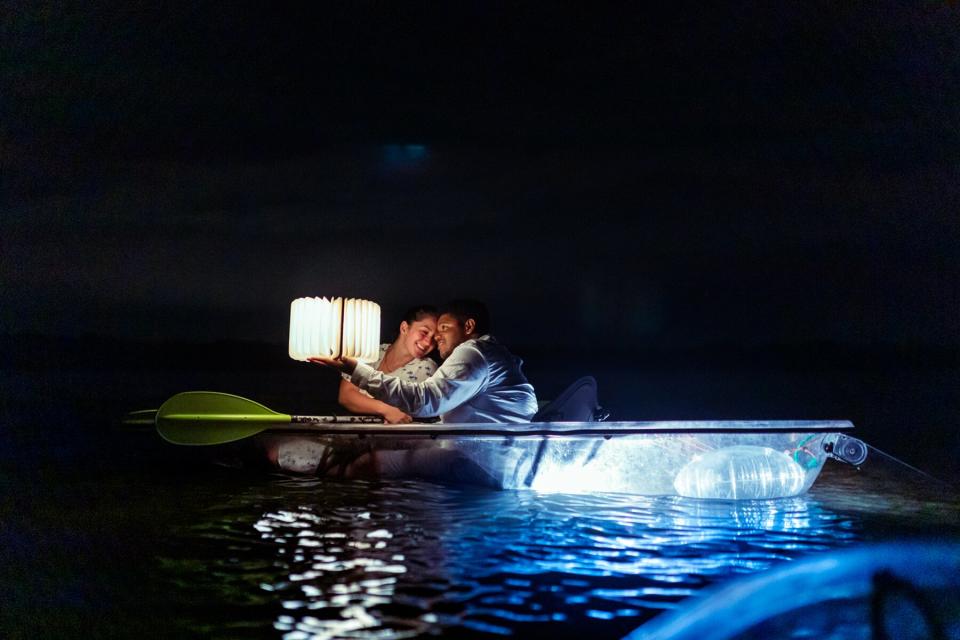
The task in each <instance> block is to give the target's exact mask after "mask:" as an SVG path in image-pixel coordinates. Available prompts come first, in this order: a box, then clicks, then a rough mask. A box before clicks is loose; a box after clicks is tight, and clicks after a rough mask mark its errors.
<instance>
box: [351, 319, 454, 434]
mask: <svg viewBox="0 0 960 640" xmlns="http://www.w3.org/2000/svg"><path fill="white" fill-rule="evenodd" d="M436 332H437V310H436V309H435V308H434V307H430V306H427V305H421V306H418V307H412V308H410V309H408V310H407V312H406V313H404V314H403V320H402V321H401V322H400V332H399V333H398V334H397V337H396V339H395V340H394V341H393V343H386V344H382V345H380V359H379V360H377V361H376V362H374V363H373V364H372V365H371V366H373V368H374V369H378V370H380V371H383V372H384V373H389V374H390V375H394V376H399V377H401V378H403V379H404V380H409V381H411V382H423V381H424V380H426V379H427V378H429V377H430V376H431V375H433V372H434V371H436V370H437V365H436V363H435V362H434V361H433V360H431V359H429V358H427V356H428V355H430V352H431V351H433V347H434V342H433V336H434V334H436ZM337 401H338V402H339V403H340V404H341V405H343V406H344V407H346V408H347V409H349V410H350V411H352V412H354V413H368V414H374V415H379V416H383V421H384V422H386V423H387V424H402V423H405V422H412V421H413V418H411V417H410V416H408V415H407V414H406V413H404V412H403V411H401V410H400V409H397V408H396V407H392V406H390V405H388V404H385V403H383V402H380V401H379V400H374V399H373V398H371V397H370V395H369V394H368V393H367V392H366V391H363V390H361V389H358V388H357V387H356V386H354V385H353V384H352V383H351V382H350V376H348V375H344V376H343V380H341V381H340V393H339V395H338V396H337Z"/></svg>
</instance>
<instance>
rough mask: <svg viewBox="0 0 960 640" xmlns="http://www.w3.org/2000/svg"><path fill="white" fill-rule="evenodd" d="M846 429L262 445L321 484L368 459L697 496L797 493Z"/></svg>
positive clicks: (380, 436)
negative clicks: (291, 457)
mask: <svg viewBox="0 0 960 640" xmlns="http://www.w3.org/2000/svg"><path fill="white" fill-rule="evenodd" d="M851 428H852V425H851V424H850V423H849V422H846V421H763V422H757V421H709V422H706V421H700V422H698V421H684V422H616V423H533V424H522V425H503V424H498V425H489V424H487V425H479V424H477V425H451V424H435V425H402V426H391V425H356V424H342V425H341V424H334V425H323V426H322V427H318V428H317V427H314V428H310V429H297V430H293V429H292V430H290V431H289V432H287V433H276V432H273V433H270V434H265V435H262V436H259V438H261V439H262V440H261V441H262V442H265V443H266V446H268V447H270V446H274V447H278V446H279V447H281V448H286V449H290V448H294V449H296V448H297V447H300V448H301V452H302V453H304V455H308V456H314V457H315V458H316V459H317V460H316V467H317V468H316V470H315V471H314V472H315V473H317V474H318V475H338V474H342V473H343V470H344V468H345V466H347V465H348V464H349V463H350V462H352V461H354V460H357V459H360V458H362V457H363V456H367V458H366V459H368V460H370V461H372V465H373V466H372V468H375V469H376V472H377V474H378V475H380V476H384V477H421V478H427V479H436V480H441V481H449V480H452V481H460V482H468V483H473V484H482V485H487V486H493V487H497V488H501V489H532V490H536V491H544V492H623V493H634V494H643V495H680V496H685V497H693V498H704V499H726V500H741V499H768V498H783V497H791V496H796V495H799V494H802V493H804V492H805V491H807V490H808V489H809V488H810V486H811V485H812V484H813V483H814V481H815V480H816V478H817V476H818V475H819V473H820V470H821V469H822V468H823V464H824V462H825V461H826V460H827V458H828V457H831V452H832V446H833V444H834V443H836V442H837V439H838V437H841V434H843V433H844V432H845V431H848V430H849V429H851Z"/></svg>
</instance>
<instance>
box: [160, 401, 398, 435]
mask: <svg viewBox="0 0 960 640" xmlns="http://www.w3.org/2000/svg"><path fill="white" fill-rule="evenodd" d="M156 422H157V432H158V433H159V434H160V435H161V436H162V437H163V439H164V440H166V441H168V442H172V443H173V444H185V445H208V444H226V443H228V442H234V441H236V440H242V439H244V438H249V437H250V436H254V435H256V434H258V433H261V432H262V431H266V430H267V429H282V428H284V427H289V426H290V425H291V424H300V425H302V424H329V423H382V422H383V418H381V417H380V416H369V415H351V416H289V415H287V414H285V413H277V412H276V411H273V410H272V409H268V408H267V407H265V406H263V405H262V404H260V403H259V402H254V401H253V400H247V399H246V398H241V397H240V396H235V395H232V394H229V393H220V392H218V391H186V392H184V393H178V394H177V395H175V396H173V397H172V398H170V399H169V400H167V401H166V402H164V403H163V404H162V405H161V406H160V409H159V410H157V418H156Z"/></svg>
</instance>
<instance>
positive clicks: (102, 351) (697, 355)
mask: <svg viewBox="0 0 960 640" xmlns="http://www.w3.org/2000/svg"><path fill="white" fill-rule="evenodd" d="M511 349H512V350H513V351H514V352H516V353H517V354H519V355H520V356H521V357H523V359H524V360H525V361H526V362H527V364H528V366H530V367H536V368H542V367H549V366H554V365H558V364H560V363H564V364H565V365H570V364H572V363H576V362H582V363H584V364H585V365H589V366H603V367H606V368H617V367H620V366H623V367H629V368H632V369H638V370H656V369H668V370H669V369H684V368H690V367H697V368H707V369H731V370H736V369H779V370H800V371H816V370H880V369H956V368H960V346H936V345H904V344H875V345H866V346H863V345H844V344H839V343H834V342H808V343H793V344H768V345H758V346H753V345H751V346H745V345H736V344H711V345H703V346H696V347H672V348H668V347H639V348H629V347H625V348H624V349H620V350H618V351H611V350H606V351H604V350H598V351H591V350H589V349H575V348H569V347H561V348H556V349H547V348H544V347H540V346H537V347H524V346H523V345H511ZM302 366H303V365H302V364H301V363H298V362H296V361H294V360H291V359H290V358H289V357H287V349H286V345H281V344H274V343H269V342H256V341H240V340H229V341H216V342H186V341H163V340H131V339H116V338H110V337H105V336H97V335H86V336H79V337H60V336H57V337H52V336H43V335H38V334H2V335H0V368H2V369H7V370H21V371H30V370H48V369H64V368H89V369H111V370H114V369H120V370H123V369H130V370H143V369H166V370H178V369H190V370H211V371H212V370H224V369H231V370H271V371H275V370H285V369H292V368H296V367H302Z"/></svg>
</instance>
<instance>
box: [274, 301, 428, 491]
mask: <svg viewBox="0 0 960 640" xmlns="http://www.w3.org/2000/svg"><path fill="white" fill-rule="evenodd" d="M436 332H437V310H436V308H434V307H431V306H427V305H420V306H416V307H411V308H410V309H408V310H407V311H406V313H404V314H403V320H402V321H401V322H400V332H399V333H398V334H397V337H396V339H395V340H394V341H393V342H392V343H385V344H382V345H380V359H379V360H377V361H376V362H375V363H373V364H372V366H373V367H374V368H376V369H379V370H380V371H383V372H384V373H389V374H391V375H395V376H401V377H403V379H404V380H410V381H413V382H423V381H424V380H426V379H427V378H429V377H430V376H431V375H433V372H434V371H436V369H437V365H436V363H435V362H434V361H433V360H431V359H430V358H428V357H427V356H428V355H429V354H430V352H431V351H433V348H434V342H433V336H434V334H435V333H436ZM343 378H344V379H343V380H341V381H340V392H339V395H338V397H337V401H338V402H339V403H340V404H341V405H343V406H344V407H345V408H347V409H349V410H350V411H352V412H354V413H365V414H373V415H379V416H383V420H384V422H386V423H387V424H401V423H405V422H412V421H413V419H412V418H411V417H410V416H409V415H407V414H406V413H404V412H403V411H401V410H400V409H397V408H396V407H392V406H390V405H388V404H386V403H383V402H380V401H379V400H374V399H373V398H371V397H370V396H369V395H368V394H367V393H366V392H365V391H362V390H361V389H358V388H357V387H356V386H354V385H353V384H352V383H351V382H350V377H349V376H346V375H344V377H343ZM265 447H266V452H267V459H268V460H269V461H270V462H271V463H272V464H274V465H276V466H277V467H279V468H280V469H282V470H284V471H290V472H293V473H309V474H317V475H325V474H328V473H338V474H340V475H350V472H351V471H352V472H354V473H365V472H366V471H365V470H362V469H348V467H349V465H350V463H351V462H353V461H355V460H356V459H357V458H360V457H363V458H364V459H367V458H369V456H364V454H365V453H367V451H366V447H361V448H360V449H355V448H351V447H346V448H344V449H343V450H339V448H338V450H334V449H333V448H330V447H325V446H323V445H321V444H320V443H318V442H315V441H312V440H309V439H304V438H292V439H291V438H277V439H268V440H267V442H266V443H265ZM361 466H363V465H361Z"/></svg>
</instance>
